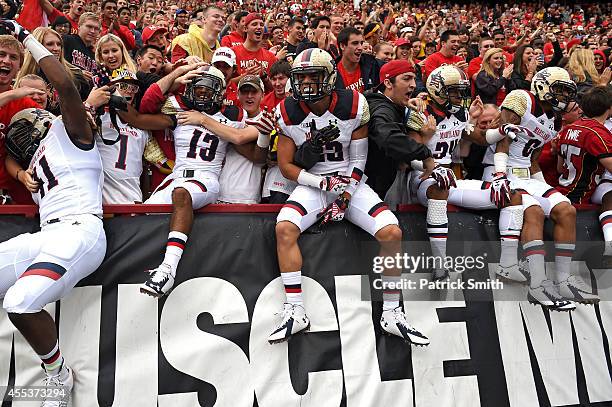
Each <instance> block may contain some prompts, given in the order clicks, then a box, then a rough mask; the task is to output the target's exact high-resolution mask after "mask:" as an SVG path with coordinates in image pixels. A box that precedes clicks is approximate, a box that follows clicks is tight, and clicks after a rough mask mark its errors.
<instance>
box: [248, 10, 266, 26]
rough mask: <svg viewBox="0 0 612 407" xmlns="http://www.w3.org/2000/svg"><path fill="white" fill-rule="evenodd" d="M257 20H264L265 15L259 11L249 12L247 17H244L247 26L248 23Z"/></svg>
mask: <svg viewBox="0 0 612 407" xmlns="http://www.w3.org/2000/svg"><path fill="white" fill-rule="evenodd" d="M255 20H261V21H263V20H264V19H263V17H262V16H261V14H259V13H249V14H248V15H247V16H246V17H245V18H244V26H245V27H246V26H247V25H249V24H251V23H252V22H253V21H255Z"/></svg>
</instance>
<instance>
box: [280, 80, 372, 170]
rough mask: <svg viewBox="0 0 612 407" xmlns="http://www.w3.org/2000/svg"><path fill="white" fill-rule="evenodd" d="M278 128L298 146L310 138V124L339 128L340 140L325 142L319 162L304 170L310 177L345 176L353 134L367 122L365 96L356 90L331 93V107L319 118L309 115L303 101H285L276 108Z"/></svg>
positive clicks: (368, 114) (290, 99)
mask: <svg viewBox="0 0 612 407" xmlns="http://www.w3.org/2000/svg"><path fill="white" fill-rule="evenodd" d="M276 115H277V117H278V125H279V127H280V128H281V130H282V132H283V134H285V135H286V136H288V137H290V138H291V139H292V140H293V142H294V143H295V145H296V147H299V146H301V145H302V143H304V142H305V141H306V140H307V139H308V138H309V137H310V128H311V126H312V123H313V121H314V124H315V125H316V128H317V129H322V128H323V127H326V126H329V125H330V124H331V125H336V126H338V127H339V128H340V137H338V138H337V139H336V140H334V141H332V142H330V143H327V145H326V146H325V147H324V148H323V154H321V158H320V159H319V162H318V163H316V164H315V165H314V166H313V167H312V168H311V169H309V170H308V171H309V172H311V173H313V174H318V175H321V174H330V173H334V172H338V173H342V174H346V173H347V172H348V165H349V145H350V144H351V137H352V135H353V132H354V131H355V130H357V129H358V128H360V127H361V126H364V125H366V124H367V123H368V121H369V120H370V111H369V108H368V102H367V101H366V99H365V97H364V96H363V95H362V94H361V93H358V92H356V91H350V90H345V89H342V90H335V91H333V93H332V98H331V105H330V107H329V109H328V110H327V111H326V112H325V113H323V114H322V115H321V116H317V115H315V114H314V113H312V112H311V111H310V110H309V109H308V106H306V104H305V103H303V102H298V101H297V100H295V99H294V98H285V99H284V100H283V101H282V102H281V103H280V104H279V105H278V106H277V107H276Z"/></svg>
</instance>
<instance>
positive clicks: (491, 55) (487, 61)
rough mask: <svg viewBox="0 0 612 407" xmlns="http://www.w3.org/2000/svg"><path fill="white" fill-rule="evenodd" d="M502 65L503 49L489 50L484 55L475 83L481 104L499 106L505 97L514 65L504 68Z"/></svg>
mask: <svg viewBox="0 0 612 407" xmlns="http://www.w3.org/2000/svg"><path fill="white" fill-rule="evenodd" d="M504 63H505V61H504V50H503V49H501V48H491V49H489V50H488V51H487V52H486V53H485V55H484V57H483V60H482V66H481V67H480V71H479V72H478V74H477V75H476V81H475V88H476V95H477V96H480V98H481V99H482V103H484V104H487V103H490V104H494V105H497V106H500V105H501V103H502V102H503V100H504V98H505V97H506V93H507V90H506V89H507V87H508V79H509V78H510V75H512V70H513V69H514V65H512V64H510V65H508V66H507V67H505V68H504Z"/></svg>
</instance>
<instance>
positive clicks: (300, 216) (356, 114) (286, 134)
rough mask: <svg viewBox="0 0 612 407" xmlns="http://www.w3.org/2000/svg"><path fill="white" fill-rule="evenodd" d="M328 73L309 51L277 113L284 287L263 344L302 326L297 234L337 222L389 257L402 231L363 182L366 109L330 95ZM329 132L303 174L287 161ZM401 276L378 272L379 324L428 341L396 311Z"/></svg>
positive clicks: (359, 99) (318, 55)
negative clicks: (285, 190)
mask: <svg viewBox="0 0 612 407" xmlns="http://www.w3.org/2000/svg"><path fill="white" fill-rule="evenodd" d="M336 75H337V73H336V70H335V66H334V63H333V60H332V57H331V56H330V55H329V54H328V53H327V52H326V51H324V50H321V49H318V48H313V49H308V50H305V51H303V52H302V53H300V54H299V55H298V56H297V57H296V58H295V60H294V62H293V65H292V69H291V73H290V81H291V86H292V89H293V97H291V98H286V99H285V100H284V101H283V102H281V103H280V104H279V105H278V107H277V117H278V125H279V128H280V130H281V135H280V136H279V140H278V165H279V166H280V169H281V171H282V173H283V175H284V176H285V177H287V178H288V179H290V180H294V181H297V183H298V184H299V185H298V186H297V188H296V189H295V190H294V191H293V192H292V193H291V195H290V196H289V199H288V200H287V202H286V203H285V205H284V206H283V208H282V209H281V211H280V213H279V214H278V218H277V224H276V240H277V252H278V261H279V268H280V271H281V278H282V281H283V284H284V287H285V293H286V303H285V305H284V309H283V312H282V317H281V321H280V323H279V324H278V326H277V327H276V328H275V329H274V331H273V332H272V334H271V335H270V336H269V338H268V340H269V342H270V343H277V342H283V341H286V340H288V339H290V338H291V336H292V335H294V334H296V333H298V332H300V331H303V330H307V329H308V328H309V326H310V321H309V319H308V317H307V316H306V312H305V309H304V302H303V299H302V285H301V283H302V276H301V269H302V254H301V252H300V248H299V246H298V238H299V237H300V234H301V233H302V232H304V231H305V230H306V229H308V228H309V227H310V226H311V225H313V224H314V223H315V222H317V221H318V220H319V219H322V222H323V223H326V222H329V221H340V220H342V219H343V218H344V217H346V219H348V220H349V221H350V222H352V223H354V224H355V225H357V226H359V227H361V228H362V229H364V230H365V231H366V232H368V233H370V234H371V235H373V236H374V237H375V238H376V239H377V240H378V241H379V242H380V243H381V255H383V256H394V255H395V254H397V253H399V252H400V250H401V239H402V232H401V229H400V228H399V226H398V220H397V218H396V217H395V215H393V213H392V212H391V211H390V210H389V209H388V208H387V206H386V205H385V203H384V202H382V201H381V200H380V198H379V197H378V195H377V194H376V193H375V192H374V191H372V189H371V188H370V187H369V186H368V185H366V184H365V182H363V170H364V168H365V161H366V158H367V155H368V139H367V131H368V127H367V123H368V120H369V111H368V104H367V102H366V100H365V98H364V97H363V95H361V94H360V93H357V92H354V91H350V90H334V83H335V79H336ZM329 126H332V127H333V126H336V127H338V129H339V132H338V133H339V134H338V135H337V138H336V139H335V140H333V141H330V142H328V143H327V144H326V145H325V148H324V151H323V154H322V155H321V158H320V160H319V162H318V163H316V164H315V165H314V166H313V167H312V168H310V170H309V171H306V170H304V169H302V168H300V167H298V166H296V165H295V164H294V163H293V160H294V154H295V152H296V149H297V148H298V147H300V146H301V145H302V144H303V143H304V142H306V141H307V139H308V138H310V137H315V135H314V134H313V133H316V132H318V131H320V130H317V128H318V129H323V128H327V127H329ZM400 273H401V271H400V270H399V269H397V268H393V269H385V271H384V272H383V276H382V280H383V285H384V286H386V287H387V289H385V291H384V293H383V313H382V317H381V321H380V322H381V326H382V329H383V331H384V332H386V333H388V334H392V335H397V336H399V337H401V338H403V339H404V340H406V341H409V342H410V343H413V344H415V345H427V344H429V339H427V337H426V336H425V335H423V334H422V333H420V332H419V331H418V330H416V329H415V328H413V327H411V326H410V325H409V324H408V322H407V321H406V316H405V314H404V312H403V311H402V308H401V306H400V290H399V289H398V287H397V286H396V283H398V282H399V280H400V275H401V274H400Z"/></svg>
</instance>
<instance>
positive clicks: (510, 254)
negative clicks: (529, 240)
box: [499, 205, 523, 267]
mask: <svg viewBox="0 0 612 407" xmlns="http://www.w3.org/2000/svg"><path fill="white" fill-rule="evenodd" d="M522 228H523V206H522V205H515V206H507V207H505V208H502V209H501V210H500V211H499V236H500V240H501V254H500V257H499V264H500V265H502V266H503V267H510V266H513V265H515V264H518V256H517V250H518V243H519V239H520V236H521V229H522Z"/></svg>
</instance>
